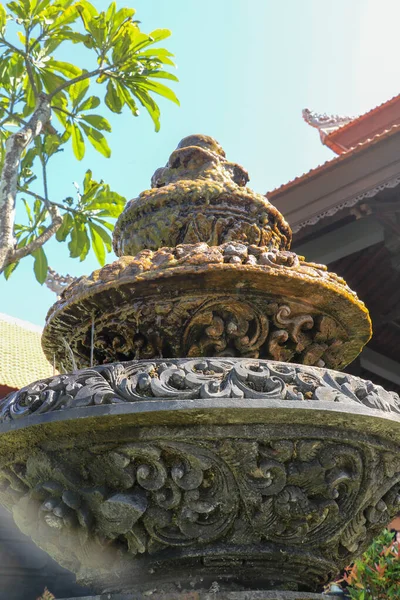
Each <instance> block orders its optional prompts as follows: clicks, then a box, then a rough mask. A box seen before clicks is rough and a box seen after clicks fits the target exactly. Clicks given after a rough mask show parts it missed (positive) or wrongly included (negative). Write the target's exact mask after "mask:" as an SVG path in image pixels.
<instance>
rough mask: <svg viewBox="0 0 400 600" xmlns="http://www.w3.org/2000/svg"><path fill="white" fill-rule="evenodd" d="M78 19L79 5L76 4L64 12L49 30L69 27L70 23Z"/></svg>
mask: <svg viewBox="0 0 400 600" xmlns="http://www.w3.org/2000/svg"><path fill="white" fill-rule="evenodd" d="M78 17H79V12H78V10H77V5H76V4H74V5H73V6H70V7H69V8H65V9H63V10H62V13H61V15H60V16H59V17H58V18H57V19H55V20H54V22H53V23H52V24H51V25H50V26H49V30H50V31H51V30H54V29H60V28H61V27H63V26H65V25H69V24H70V23H73V22H74V21H76V19H77V18H78Z"/></svg>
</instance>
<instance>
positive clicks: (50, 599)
mask: <svg viewBox="0 0 400 600" xmlns="http://www.w3.org/2000/svg"><path fill="white" fill-rule="evenodd" d="M37 600H56V597H55V596H53V594H52V593H51V592H49V590H48V589H47V588H45V590H44V592H43V594H42V595H41V596H39V598H37Z"/></svg>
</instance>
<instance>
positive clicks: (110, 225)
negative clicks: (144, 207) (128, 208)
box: [91, 198, 125, 231]
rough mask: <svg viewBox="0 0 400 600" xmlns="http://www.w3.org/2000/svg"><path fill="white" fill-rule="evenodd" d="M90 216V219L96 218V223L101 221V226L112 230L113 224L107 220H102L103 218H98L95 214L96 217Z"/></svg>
mask: <svg viewBox="0 0 400 600" xmlns="http://www.w3.org/2000/svg"><path fill="white" fill-rule="evenodd" d="M124 204H125V198H124ZM121 212H122V211H121ZM91 218H92V219H96V221H97V222H98V223H101V224H102V226H103V227H107V229H109V230H110V231H114V227H115V226H114V225H113V224H112V223H109V222H108V221H104V219H99V218H98V217H97V216H96V217H91Z"/></svg>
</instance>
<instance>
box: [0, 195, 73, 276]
mask: <svg viewBox="0 0 400 600" xmlns="http://www.w3.org/2000/svg"><path fill="white" fill-rule="evenodd" d="M49 213H50V215H51V223H50V225H49V226H48V227H46V229H45V230H44V231H43V233H41V234H40V235H39V237H37V238H36V239H35V240H32V242H29V244H27V245H26V246H24V247H23V248H17V250H14V252H13V253H12V254H10V255H9V256H8V258H7V262H6V265H5V266H7V264H10V263H14V262H17V261H18V260H21V258H24V257H25V256H28V254H32V252H35V250H38V249H39V248H41V246H43V245H44V244H45V243H46V242H48V241H49V239H50V238H51V237H53V235H54V234H55V233H56V232H57V230H58V229H59V228H60V227H61V224H62V222H63V220H62V217H61V215H60V213H59V212H58V208H57V207H56V206H51V207H50V208H49Z"/></svg>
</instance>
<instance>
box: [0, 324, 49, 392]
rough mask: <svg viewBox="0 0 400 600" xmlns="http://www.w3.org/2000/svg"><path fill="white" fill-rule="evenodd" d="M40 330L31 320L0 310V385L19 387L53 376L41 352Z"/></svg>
mask: <svg viewBox="0 0 400 600" xmlns="http://www.w3.org/2000/svg"><path fill="white" fill-rule="evenodd" d="M41 333H42V330H41V328H40V327H38V326H36V325H32V323H27V322H26V321H21V320H20V319H15V318H13V317H9V316H8V315H4V314H2V313H0V386H8V387H10V388H21V387H24V386H26V385H27V384H28V383H31V382H32V381H36V380H37V379H44V378H45V377H51V376H52V375H53V367H52V366H51V365H50V363H49V362H48V361H47V359H46V357H45V355H44V354H43V350H42V346H41V343H40V338H41Z"/></svg>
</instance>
